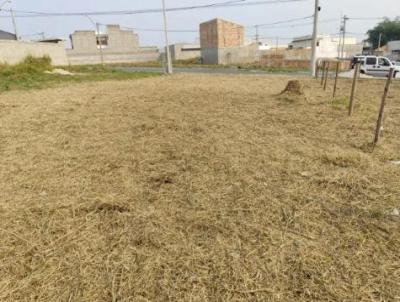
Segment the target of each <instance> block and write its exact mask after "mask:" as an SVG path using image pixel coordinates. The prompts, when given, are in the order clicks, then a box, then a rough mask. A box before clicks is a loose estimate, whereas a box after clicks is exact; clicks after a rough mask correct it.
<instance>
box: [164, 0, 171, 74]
mask: <svg viewBox="0 0 400 302" xmlns="http://www.w3.org/2000/svg"><path fill="white" fill-rule="evenodd" d="M162 8H163V16H164V34H165V55H166V57H167V66H166V70H165V72H166V73H167V74H172V73H173V71H172V62H171V52H170V49H169V42H168V23H167V12H166V10H165V0H162Z"/></svg>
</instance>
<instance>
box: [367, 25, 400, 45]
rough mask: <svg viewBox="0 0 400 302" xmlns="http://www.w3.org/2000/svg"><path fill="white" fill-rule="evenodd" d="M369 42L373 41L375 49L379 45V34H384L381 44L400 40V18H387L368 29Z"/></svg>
mask: <svg viewBox="0 0 400 302" xmlns="http://www.w3.org/2000/svg"><path fill="white" fill-rule="evenodd" d="M367 34H368V42H370V43H372V45H373V47H374V49H376V48H378V47H379V35H380V34H382V39H381V46H384V45H386V44H387V43H388V42H390V41H396V40H400V18H399V17H397V18H396V19H395V20H393V21H391V20H390V19H388V18H386V19H385V20H384V21H382V22H381V23H379V24H378V25H377V26H375V27H374V28H373V29H371V30H369V31H368V33H367Z"/></svg>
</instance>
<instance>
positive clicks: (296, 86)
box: [281, 80, 304, 95]
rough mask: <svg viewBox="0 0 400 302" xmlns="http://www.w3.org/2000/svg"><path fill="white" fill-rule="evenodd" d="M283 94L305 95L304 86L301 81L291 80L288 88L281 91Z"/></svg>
mask: <svg viewBox="0 0 400 302" xmlns="http://www.w3.org/2000/svg"><path fill="white" fill-rule="evenodd" d="M281 94H290V95H304V92H303V87H302V86H301V83H300V81H297V80H296V81H289V82H288V84H287V86H286V88H285V89H284V90H283V91H282V92H281Z"/></svg>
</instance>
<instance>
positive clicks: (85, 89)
mask: <svg viewBox="0 0 400 302" xmlns="http://www.w3.org/2000/svg"><path fill="white" fill-rule="evenodd" d="M287 80H288V78H285V77H250V76H246V77H239V76H238V77H233V76H232V77H227V76H205V75H204V76H191V75H180V76H173V77H159V78H149V79H141V80H128V81H120V82H118V81H108V82H107V81H106V82H101V83H85V84H68V85H67V86H64V87H59V88H51V89H44V90H30V91H11V92H7V93H3V94H1V95H0V188H1V191H0V301H390V302H391V301H400V261H399V258H400V218H399V217H398V216H396V215H393V214H396V213H395V211H394V210H395V209H398V208H400V180H399V179H400V166H399V165H395V164H393V163H390V162H391V161H396V160H400V139H399V135H400V83H398V82H395V84H394V85H393V90H392V93H391V95H390V98H389V105H388V111H387V119H386V125H385V135H384V138H383V140H382V143H381V145H380V146H379V147H378V148H377V149H375V151H374V152H373V153H372V152H371V149H370V146H369V143H370V142H371V141H372V139H373V131H374V126H375V122H376V118H377V113H378V107H379V102H380V96H381V94H382V92H383V86H384V81H370V80H362V81H361V83H360V86H359V93H358V99H357V106H356V109H355V115H354V117H352V118H349V117H348V116H347V109H346V98H343V97H345V96H348V94H349V85H350V83H349V82H346V81H347V80H342V82H341V83H340V87H341V89H340V91H339V95H340V97H338V99H336V100H334V101H332V99H331V97H330V95H331V93H330V92H329V93H328V92H326V93H325V92H323V91H322V90H321V88H320V86H319V83H318V82H317V81H315V80H312V79H307V78H302V79H300V81H301V82H302V84H303V85H304V87H305V96H304V97H303V96H300V97H297V96H296V97H293V96H289V95H281V96H278V95H277V94H278V93H279V92H280V91H282V90H283V88H284V86H285V85H286V83H287Z"/></svg>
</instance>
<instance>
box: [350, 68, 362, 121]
mask: <svg viewBox="0 0 400 302" xmlns="http://www.w3.org/2000/svg"><path fill="white" fill-rule="evenodd" d="M359 73H360V63H357V64H356V66H355V68H354V77H353V85H352V86H351V95H350V105H349V115H350V116H351V115H353V111H354V96H355V93H356V88H357V79H358V74H359Z"/></svg>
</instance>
